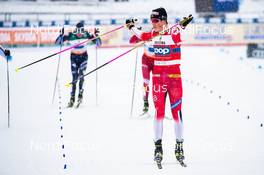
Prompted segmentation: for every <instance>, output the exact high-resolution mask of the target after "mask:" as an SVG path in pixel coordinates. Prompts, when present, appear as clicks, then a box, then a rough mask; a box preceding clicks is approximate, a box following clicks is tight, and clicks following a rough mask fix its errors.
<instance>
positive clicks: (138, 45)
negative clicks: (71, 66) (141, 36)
mask: <svg viewBox="0 0 264 175" xmlns="http://www.w3.org/2000/svg"><path fill="white" fill-rule="evenodd" d="M144 43H145V42H144V41H141V42H139V43H137V44H136V45H135V46H134V47H133V48H131V49H129V50H127V51H126V52H124V53H122V54H120V55H118V56H117V57H115V58H113V59H111V60H110V61H108V62H106V63H104V64H102V65H101V66H99V67H97V68H95V69H93V70H91V71H90V72H88V73H87V74H85V75H83V76H82V77H86V76H87V75H90V74H91V73H93V72H95V71H97V70H98V69H101V68H102V67H104V66H106V65H108V64H110V63H112V62H113V61H115V60H117V59H118V58H120V57H122V56H124V55H126V54H128V53H129V52H131V51H133V50H135V49H136V48H138V47H140V46H142V45H143V44H144ZM82 77H81V78H82ZM77 81H78V80H75V81H72V82H70V83H67V84H66V85H65V86H67V87H70V86H71V85H72V84H74V83H76V82H77Z"/></svg>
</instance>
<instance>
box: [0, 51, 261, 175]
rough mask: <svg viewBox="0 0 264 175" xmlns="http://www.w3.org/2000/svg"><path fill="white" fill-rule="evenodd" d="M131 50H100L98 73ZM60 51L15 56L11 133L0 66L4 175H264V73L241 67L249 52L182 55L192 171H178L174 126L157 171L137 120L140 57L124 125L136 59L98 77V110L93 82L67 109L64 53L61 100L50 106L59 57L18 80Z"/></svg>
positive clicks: (168, 127)
mask: <svg viewBox="0 0 264 175" xmlns="http://www.w3.org/2000/svg"><path fill="white" fill-rule="evenodd" d="M127 49H128V48H122V49H119V48H116V49H106V48H105V49H99V50H98V63H99V65H101V64H102V63H104V62H106V61H108V60H110V59H111V58H113V57H114V56H117V55H119V54H120V53H122V52H124V51H125V50H127ZM57 50H58V48H55V47H50V48H49V47H46V48H16V49H12V54H13V61H12V62H11V63H10V76H11V77H10V87H11V128H9V129H8V128H7V105H6V104H7V100H6V99H7V95H6V63H5V61H4V60H3V59H0V68H1V69H0V82H1V83H0V89H1V91H0V106H1V107H0V155H1V156H0V175H28V174H32V175H47V174H49V175H58V174H78V175H85V174H98V175H104V174H120V175H121V174H126V175H130V174H131V175H132V174H133V175H134V174H151V175H153V174H166V175H172V174H182V175H183V174H189V175H191V174H192V175H193V174H203V175H211V174H216V175H223V174H239V175H248V174H254V175H261V174H263V172H262V171H263V161H264V150H263V147H264V140H263V136H264V128H263V127H260V124H261V123H262V122H263V121H264V117H263V116H264V109H263V107H262V106H263V99H264V93H263V89H264V70H263V69H260V68H259V66H262V68H263V67H264V64H263V60H254V59H247V58H246V57H245V54H246V48H245V47H225V48H224V47H183V48H182V52H183V53H182V59H183V60H182V66H181V68H182V73H183V80H184V81H183V86H184V101H183V119H184V125H185V142H184V148H185V155H186V163H187V164H188V167H187V168H183V167H181V166H180V165H179V164H177V163H176V160H175V157H174V144H175V143H174V142H175V137H174V134H173V125H172V121H171V120H165V122H164V133H163V134H164V135H163V136H164V139H163V142H164V143H163V146H164V161H163V164H164V166H163V169H162V170H158V169H157V167H156V165H155V164H154V162H153V149H154V145H153V140H152V138H153V130H152V124H153V122H152V119H140V117H139V116H138V114H139V113H140V111H141V109H142V87H141V85H142V77H141V69H140V66H141V63H140V61H141V59H140V57H139V58H138V71H137V81H136V87H135V88H136V89H135V90H136V91H135V105H134V111H133V114H134V115H133V117H130V105H131V97H132V90H133V72H134V68H135V67H134V65H135V58H136V51H134V52H131V53H129V54H128V55H126V56H124V57H122V58H120V59H119V60H117V61H116V62H113V63H112V64H110V65H108V66H106V67H104V68H102V69H100V70H99V71H98V106H96V95H95V94H96V93H95V92H96V85H95V73H93V74H91V75H90V76H88V77H86V85H85V95H84V103H83V104H82V106H81V107H80V108H79V109H66V108H65V106H66V105H67V102H68V100H69V94H70V89H68V88H66V87H65V86H64V84H65V83H67V82H69V81H70V80H71V73H70V61H69V52H67V53H64V54H62V58H61V67H60V69H61V71H60V79H59V84H60V93H61V99H59V96H58V95H56V98H55V103H54V104H53V105H52V104H51V100H52V92H53V88H54V81H55V74H56V66H57V60H58V57H53V58H51V59H49V60H46V61H43V62H41V63H39V64H36V65H34V66H31V67H28V68H25V69H24V70H21V71H20V72H19V73H16V72H15V71H14V69H15V68H16V67H18V66H22V65H24V64H27V63H29V62H31V61H33V60H37V59H39V58H41V57H44V56H47V55H48V54H50V53H53V52H55V51H57ZM88 52H89V62H88V71H89V70H92V69H94V68H95V49H94V48H93V47H91V48H89V50H88ZM141 54H142V50H141V49H140V50H139V56H140V55H141ZM57 94H58V93H57ZM219 96H220V97H219ZM59 100H61V101H62V109H61V110H62V115H60V113H59V112H60V110H59V105H60V104H59V103H58V101H59ZM150 101H151V102H152V100H151V97H150ZM228 102H229V103H228ZM228 104H229V105H228ZM167 107H168V108H167V112H166V113H167V114H166V115H167V116H169V117H170V116H171V113H170V111H169V104H168V103H167ZM153 111H154V110H153V103H151V113H152V114H153ZM248 116H249V119H247V117H248ZM60 118H61V119H62V120H61V121H60ZM61 126H63V129H61V128H60V127H61ZM61 134H63V136H64V137H63V138H61ZM63 144H64V146H65V147H64V149H62V145H63ZM63 154H65V157H63ZM64 164H67V168H66V169H65V170H64V169H63V167H64Z"/></svg>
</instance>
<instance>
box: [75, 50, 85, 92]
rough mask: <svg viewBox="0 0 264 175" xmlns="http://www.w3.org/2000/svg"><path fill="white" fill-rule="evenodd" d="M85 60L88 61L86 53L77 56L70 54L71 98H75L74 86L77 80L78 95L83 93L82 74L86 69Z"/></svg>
mask: <svg viewBox="0 0 264 175" xmlns="http://www.w3.org/2000/svg"><path fill="white" fill-rule="evenodd" d="M87 60H88V54H87V52H85V53H83V54H81V55H77V54H71V71H72V80H73V81H72V82H73V84H72V91H71V96H75V91H76V84H77V81H78V78H80V79H79V80H80V81H79V94H80V93H83V83H84V78H83V75H84V72H85V70H86V68H87Z"/></svg>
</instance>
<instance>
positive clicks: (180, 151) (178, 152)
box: [175, 140, 187, 167]
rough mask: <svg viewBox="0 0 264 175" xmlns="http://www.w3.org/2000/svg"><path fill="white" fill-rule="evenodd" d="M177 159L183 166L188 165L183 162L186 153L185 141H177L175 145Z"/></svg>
mask: <svg viewBox="0 0 264 175" xmlns="http://www.w3.org/2000/svg"><path fill="white" fill-rule="evenodd" d="M175 157H176V159H177V161H178V162H179V163H180V165H181V166H183V167H186V166H187V165H186V164H185V163H184V162H183V160H184V152H183V141H179V140H176V145H175Z"/></svg>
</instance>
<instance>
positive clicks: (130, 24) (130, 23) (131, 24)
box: [126, 19, 137, 30]
mask: <svg viewBox="0 0 264 175" xmlns="http://www.w3.org/2000/svg"><path fill="white" fill-rule="evenodd" d="M136 21H137V19H126V27H127V28H128V29H129V30H130V29H132V27H135V22H136Z"/></svg>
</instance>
